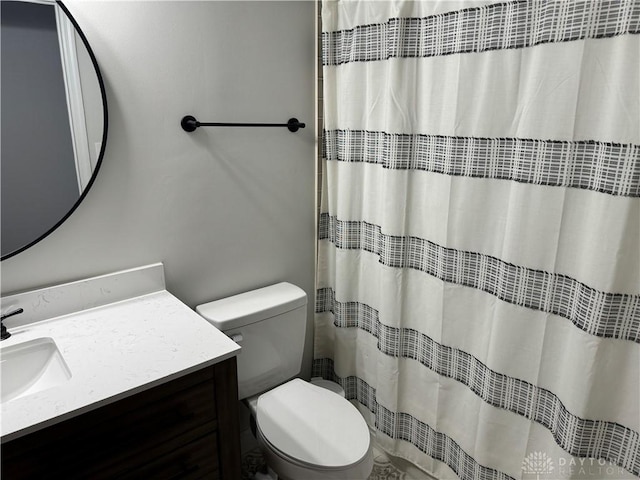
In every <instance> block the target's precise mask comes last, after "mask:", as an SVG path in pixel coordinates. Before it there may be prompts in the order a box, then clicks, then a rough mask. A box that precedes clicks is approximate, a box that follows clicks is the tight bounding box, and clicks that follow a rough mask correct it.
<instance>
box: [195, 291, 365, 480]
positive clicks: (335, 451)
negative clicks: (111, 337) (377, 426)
mask: <svg viewBox="0 0 640 480" xmlns="http://www.w3.org/2000/svg"><path fill="white" fill-rule="evenodd" d="M306 305H307V295H306V293H305V292H304V291H303V290H302V289H300V288H299V287H297V286H295V285H292V284H290V283H286V282H283V283H278V284H276V285H271V286H268V287H264V288H260V289H258V290H253V291H250V292H246V293H241V294H239V295H235V296H232V297H228V298H224V299H221V300H216V301H214V302H209V303H205V304H203V305H199V306H198V307H196V311H197V312H198V313H199V314H200V315H202V316H203V317H204V318H205V319H207V320H208V321H209V322H211V323H212V324H213V325H214V326H215V327H216V328H218V329H219V330H221V331H223V332H224V333H225V334H227V335H228V336H229V337H231V338H232V339H233V340H234V341H236V342H237V343H238V344H239V345H240V346H241V347H242V350H241V351H240V354H239V355H238V358H237V362H238V397H239V398H240V399H241V400H244V401H245V403H246V404H247V406H248V407H249V410H250V411H251V415H252V417H253V418H254V419H255V423H256V438H257V440H258V444H259V445H260V448H261V450H262V452H263V454H264V456H265V459H266V462H267V465H268V466H269V469H270V471H272V472H273V473H275V474H276V475H277V477H278V478H279V479H283V480H326V479H335V480H356V479H366V478H367V477H368V476H369V474H370V473H371V470H372V469H373V453H372V448H371V442H370V436H369V428H368V426H367V424H366V422H365V420H364V418H363V417H362V415H361V414H360V412H359V411H358V409H357V408H356V407H355V406H354V405H352V404H351V402H349V401H348V400H346V399H345V398H344V390H342V388H341V387H340V386H339V385H338V384H336V383H334V382H329V381H327V380H321V379H313V380H312V382H307V381H304V380H301V379H299V378H295V377H296V376H297V375H298V374H299V373H300V368H301V365H302V353H303V348H304V337H305V330H306V323H307V322H306V308H307V307H306Z"/></svg>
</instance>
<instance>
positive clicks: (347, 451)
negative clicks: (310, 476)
mask: <svg viewBox="0 0 640 480" xmlns="http://www.w3.org/2000/svg"><path fill="white" fill-rule="evenodd" d="M256 417H257V418H256V420H257V423H258V426H259V428H260V431H261V432H262V434H263V435H264V437H265V438H266V439H267V440H268V441H269V443H270V444H271V445H273V446H274V447H275V448H277V449H278V450H280V451H281V452H283V453H284V454H286V455H287V456H289V457H291V458H293V459H295V460H297V461H299V462H303V463H306V464H309V465H314V466H318V467H324V468H332V467H346V466H349V465H352V464H354V463H357V462H359V461H360V460H361V459H362V458H363V457H364V456H365V455H366V454H367V452H368V450H369V428H368V427H367V424H366V422H365V421H364V418H363V417H362V415H361V414H360V412H358V409H357V408H356V407H354V406H353V405H352V404H351V403H350V402H349V401H348V400H345V399H344V398H343V397H341V396H339V395H336V394H335V393H333V392H331V391H329V390H327V389H325V388H321V387H317V386H315V385H311V384H310V383H308V382H305V381H303V380H300V379H295V380H291V381H290V382H287V383H285V384H284V385H281V386H279V387H278V388H275V389H273V390H271V391H269V392H267V393H265V394H263V395H260V398H258V405H257V412H256Z"/></svg>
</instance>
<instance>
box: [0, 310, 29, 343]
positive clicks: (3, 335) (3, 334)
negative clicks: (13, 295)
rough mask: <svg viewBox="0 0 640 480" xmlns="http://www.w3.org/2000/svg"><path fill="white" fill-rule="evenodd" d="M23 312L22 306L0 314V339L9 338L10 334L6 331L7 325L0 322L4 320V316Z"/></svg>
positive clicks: (7, 316)
mask: <svg viewBox="0 0 640 480" xmlns="http://www.w3.org/2000/svg"><path fill="white" fill-rule="evenodd" d="M22 312H24V310H23V309H22V308H17V309H15V310H14V311H12V312H9V313H5V314H3V315H1V316H0V330H1V332H0V340H6V339H7V338H9V337H10V336H11V334H10V333H9V332H8V331H7V327H5V326H4V323H2V322H3V321H4V319H5V318H9V317H13V316H14V315H18V314H19V313H22Z"/></svg>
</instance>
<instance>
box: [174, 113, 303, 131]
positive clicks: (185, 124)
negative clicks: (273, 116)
mask: <svg viewBox="0 0 640 480" xmlns="http://www.w3.org/2000/svg"><path fill="white" fill-rule="evenodd" d="M180 126H181V127H182V129H183V130H184V131H185V132H193V131H194V130H195V129H196V128H198V127H287V128H288V129H289V131H290V132H297V131H298V129H299V128H304V127H305V126H306V125H305V124H304V123H302V122H299V121H298V119H297V118H290V119H289V121H288V122H287V123H225V122H199V121H198V120H196V118H195V117H194V116H193V115H186V116H184V117H182V120H181V121H180Z"/></svg>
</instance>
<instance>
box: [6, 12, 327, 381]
mask: <svg viewBox="0 0 640 480" xmlns="http://www.w3.org/2000/svg"><path fill="white" fill-rule="evenodd" d="M65 4H66V5H67V6H68V7H69V9H70V11H71V12H72V14H73V15H74V16H75V18H76V19H77V20H78V23H79V24H80V25H81V27H82V28H83V30H84V32H85V34H86V36H87V38H88V40H89V43H90V44H91V45H92V48H93V49H94V52H95V54H96V57H97V58H98V62H99V64H100V68H101V70H102V74H103V77H104V79H105V83H106V89H107V100H108V106H109V135H108V140H107V147H106V154H105V157H104V161H103V164H102V169H101V171H100V174H99V176H98V179H97V181H96V183H95V184H94V186H93V188H92V190H91V191H90V193H89V195H88V196H87V198H86V199H85V201H84V203H83V204H82V205H81V206H80V207H79V208H78V210H77V211H76V212H75V213H74V214H73V215H72V216H71V217H70V218H69V219H68V220H67V222H66V223H65V224H64V225H62V226H61V227H60V228H59V229H58V230H57V231H56V232H54V233H53V234H52V235H50V236H49V237H48V238H46V239H45V240H43V241H42V242H40V243H39V244H37V245H35V246H34V247H32V248H31V249H29V250H27V251H26V252H23V253H21V254H18V255H17V256H16V257H13V258H10V259H8V260H5V261H3V262H2V264H1V265H0V268H1V273H2V293H3V294H8V293H15V292H17V291H21V290H25V289H31V288H34V287H40V286H44V285H50V284H55V283H60V282H64V281H69V280H74V279H79V278H83V277H87V276H92V275H98V274H102V273H107V272H112V271H116V270H120V269H124V268H130V267H134V266H138V265H143V264H148V263H151V262H156V261H162V262H164V264H165V271H166V277H167V285H168V290H169V291H170V292H172V293H173V294H175V295H176V296H177V297H178V298H180V299H181V300H182V301H184V302H185V303H186V304H188V305H189V306H191V307H194V306H195V305H197V304H199V303H201V302H205V301H209V300H212V299H216V298H221V297H224V296H227V295H230V294H234V293H238V292H241V291H245V290H249V289H252V288H256V287H260V286H264V285H268V284H271V283H275V282H278V281H283V280H286V281H290V282H292V283H295V284H297V285H299V286H300V287H302V288H303V289H304V290H305V291H306V292H307V293H308V294H309V296H310V304H309V318H308V326H309V328H308V329H307V330H308V331H307V344H306V361H305V370H304V372H303V373H304V374H305V375H308V373H309V369H310V363H311V353H312V352H311V349H312V345H311V336H312V332H311V312H312V311H313V307H312V303H313V301H312V299H313V292H314V291H313V285H314V284H313V272H314V248H315V235H314V227H315V220H314V196H315V160H314V158H315V141H316V139H315V129H314V118H315V101H314V68H315V60H314V51H315V50H314V48H315V47H314V45H315V31H314V29H315V20H316V19H315V16H314V15H315V11H314V9H315V6H314V2H312V1H284V2H272V1H258V2H248V1H239V0H236V1H230V2H221V1H198V2H185V1H180V2H167V1H143V2H132V1H126V2H114V1H109V2H83V1H78V0H73V1H68V2H65ZM185 114H193V115H195V116H196V117H197V118H198V119H200V120H202V121H256V122H257V121H265V122H286V120H287V119H288V118H289V117H292V116H296V117H297V118H299V119H300V120H301V121H304V122H307V128H306V129H304V130H301V131H299V132H298V133H295V134H294V133H290V132H289V131H288V130H287V129H285V128H282V129H270V128H267V129H226V128H225V129H221V128H218V129H214V128H209V129H204V128H201V129H199V130H198V131H196V132H195V133H193V134H188V133H185V132H184V131H182V129H181V128H180V126H179V122H180V119H181V118H182V116H183V115H185Z"/></svg>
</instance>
